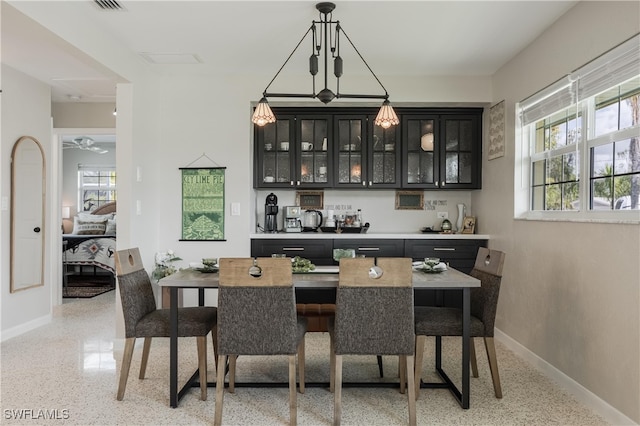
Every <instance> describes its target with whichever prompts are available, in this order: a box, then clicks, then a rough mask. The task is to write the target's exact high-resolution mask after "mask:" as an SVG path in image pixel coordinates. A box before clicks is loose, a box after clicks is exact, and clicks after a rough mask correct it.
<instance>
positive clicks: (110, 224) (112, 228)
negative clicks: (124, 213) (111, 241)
mask: <svg viewBox="0 0 640 426" xmlns="http://www.w3.org/2000/svg"><path fill="white" fill-rule="evenodd" d="M104 235H116V220H115V219H109V220H107V227H106V229H105V230H104Z"/></svg>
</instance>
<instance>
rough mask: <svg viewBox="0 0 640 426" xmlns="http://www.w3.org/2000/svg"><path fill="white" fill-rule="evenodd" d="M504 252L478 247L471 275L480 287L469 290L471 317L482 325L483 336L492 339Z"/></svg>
mask: <svg viewBox="0 0 640 426" xmlns="http://www.w3.org/2000/svg"><path fill="white" fill-rule="evenodd" d="M504 258H505V254H504V252H501V251H498V250H490V249H488V248H485V247H480V249H479V250H478V255H477V257H476V263H475V265H474V267H473V269H472V270H471V273H470V274H469V275H471V276H472V277H474V278H477V279H479V280H480V281H481V283H482V284H481V287H478V288H472V289H471V315H473V316H474V317H476V318H478V319H480V320H481V321H482V323H483V324H484V336H486V337H493V333H494V328H495V327H494V326H495V321H496V311H497V309H498V296H499V295H500V283H501V281H502V268H503V266H504Z"/></svg>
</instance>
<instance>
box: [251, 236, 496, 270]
mask: <svg viewBox="0 0 640 426" xmlns="http://www.w3.org/2000/svg"><path fill="white" fill-rule="evenodd" d="M480 247H487V240H484V239H464V240H456V239H445V238H443V239H400V238H380V239H371V238H337V239H333V238H332V239H325V238H322V239H321V238H317V239H315V238H313V237H311V238H304V239H302V238H264V239H262V238H259V239H252V240H251V256H253V257H270V256H271V255H272V254H286V255H287V256H289V257H294V256H300V257H304V258H307V259H309V260H311V262H313V263H314V264H316V265H333V264H334V261H333V249H334V248H336V249H354V250H355V251H356V255H365V256H367V257H411V258H412V259H413V260H414V261H417V260H423V259H424V258H425V257H439V258H440V260H441V261H442V262H445V263H448V264H449V265H451V266H452V267H454V268H456V269H458V270H460V271H462V272H464V273H467V274H468V273H469V272H471V269H472V268H473V265H474V263H475V260H476V255H477V254H478V249H479V248H480Z"/></svg>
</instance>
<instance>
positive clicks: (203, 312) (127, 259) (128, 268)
mask: <svg viewBox="0 0 640 426" xmlns="http://www.w3.org/2000/svg"><path fill="white" fill-rule="evenodd" d="M115 261H116V274H117V277H118V286H119V290H120V299H121V301H122V312H123V314H124V328H125V338H126V340H125V346H124V354H123V356H122V367H121V369H120V380H119V383H118V393H117V396H116V398H117V399H118V401H122V399H123V398H124V392H125V389H126V387H127V379H128V377H129V369H130V367H131V358H132V355H133V349H134V347H135V341H136V338H138V337H143V338H144V346H143V349H142V361H141V363H140V376H139V377H140V379H144V376H145V372H146V369H147V361H148V360H149V350H150V348H151V340H152V338H154V337H169V331H170V328H169V327H170V326H169V309H156V300H155V297H154V296H153V289H152V288H151V281H150V279H149V274H148V273H147V271H146V270H145V269H144V267H143V265H142V259H141V257H140V250H139V249H138V248H131V249H126V250H119V251H117V252H116V256H115ZM216 324H217V309H216V308H214V307H206V306H196V307H188V308H179V309H178V336H179V337H196V342H197V347H198V369H199V379H200V398H201V399H202V400H203V401H206V399H207V334H209V332H211V334H212V340H213V351H214V355H215V353H216Z"/></svg>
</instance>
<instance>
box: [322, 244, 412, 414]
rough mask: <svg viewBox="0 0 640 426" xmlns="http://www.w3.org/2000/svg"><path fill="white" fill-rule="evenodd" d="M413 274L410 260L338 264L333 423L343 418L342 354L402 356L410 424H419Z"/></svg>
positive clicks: (331, 330)
mask: <svg viewBox="0 0 640 426" xmlns="http://www.w3.org/2000/svg"><path fill="white" fill-rule="evenodd" d="M412 272H413V271H412V268H411V259H410V258H378V259H377V262H376V264H374V258H371V257H368V258H356V259H352V258H343V259H340V276H339V283H338V289H337V293H336V314H335V320H334V321H333V322H331V323H330V324H329V334H330V339H331V340H330V342H331V343H330V346H331V380H330V387H331V390H333V392H334V412H333V423H334V424H336V425H338V424H340V418H341V416H342V356H343V355H398V356H399V360H400V368H399V371H400V391H401V392H402V393H404V388H405V386H407V387H408V390H409V392H407V393H408V408H409V424H411V425H415V424H416V405H415V396H414V391H415V389H414V384H413V380H414V377H413V375H414V373H413V368H414V349H415V334H414V319H413V284H412V281H413V280H412ZM405 380H406V381H407V382H408V383H406V384H405Z"/></svg>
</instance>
